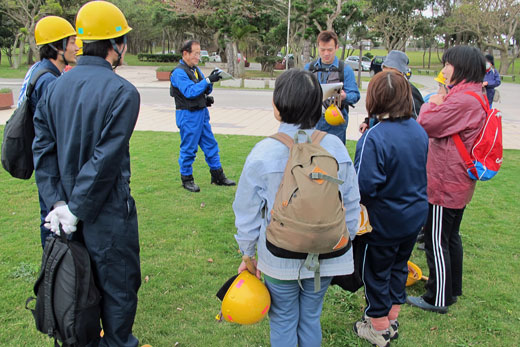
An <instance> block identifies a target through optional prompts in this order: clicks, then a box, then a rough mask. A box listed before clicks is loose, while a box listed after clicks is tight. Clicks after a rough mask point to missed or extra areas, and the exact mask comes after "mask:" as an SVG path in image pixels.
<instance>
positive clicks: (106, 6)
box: [76, 1, 132, 42]
mask: <svg viewBox="0 0 520 347" xmlns="http://www.w3.org/2000/svg"><path fill="white" fill-rule="evenodd" d="M130 30H132V28H130V27H129V26H128V23H127V21H126V18H125V15H124V14H123V12H121V10H120V9H119V8H118V7H117V6H116V5H114V4H112V3H110V2H106V1H91V2H87V3H86V4H85V5H83V6H82V7H81V8H80V9H79V12H78V15H77V16H76V31H77V32H78V37H79V38H81V39H82V40H84V41H87V42H88V41H98V40H108V39H114V38H116V37H120V36H123V35H125V34H127V33H128V32H130Z"/></svg>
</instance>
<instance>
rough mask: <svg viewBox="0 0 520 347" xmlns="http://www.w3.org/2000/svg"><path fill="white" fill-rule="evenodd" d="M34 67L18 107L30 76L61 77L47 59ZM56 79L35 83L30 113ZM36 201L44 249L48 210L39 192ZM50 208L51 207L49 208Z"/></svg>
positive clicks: (43, 77) (47, 230)
mask: <svg viewBox="0 0 520 347" xmlns="http://www.w3.org/2000/svg"><path fill="white" fill-rule="evenodd" d="M35 65H36V66H35V67H34V68H33V69H30V70H29V71H28V72H27V75H26V76H25V79H24V83H23V85H22V91H20V96H19V97H18V103H17V104H18V106H19V105H20V104H21V102H22V101H23V100H24V99H25V91H26V89H27V88H28V86H29V83H30V81H31V78H32V76H35V74H36V73H38V71H40V70H42V69H49V70H52V71H53V72H54V73H55V74H56V75H57V76H59V75H61V72H60V70H58V68H57V67H56V65H54V64H53V63H52V62H51V61H50V60H48V59H42V60H41V61H39V62H37V63H36V64H35ZM57 78H58V77H56V76H55V75H53V74H52V73H50V72H47V73H45V74H43V75H41V76H40V78H39V79H38V81H37V82H36V85H35V86H34V89H33V91H32V94H31V99H30V108H31V112H34V111H35V110H36V105H37V104H38V101H39V100H40V98H41V97H42V95H43V92H44V91H45V90H47V87H48V86H49V83H51V82H52V81H54V80H56V79H57ZM38 200H39V201H40V238H41V242H42V248H43V247H45V239H46V238H47V237H48V236H50V235H51V231H50V230H49V229H47V228H46V227H44V226H43V224H45V217H47V215H48V214H49V211H50V208H47V206H45V202H44V201H43V199H42V196H41V194H40V192H38ZM51 207H52V206H51Z"/></svg>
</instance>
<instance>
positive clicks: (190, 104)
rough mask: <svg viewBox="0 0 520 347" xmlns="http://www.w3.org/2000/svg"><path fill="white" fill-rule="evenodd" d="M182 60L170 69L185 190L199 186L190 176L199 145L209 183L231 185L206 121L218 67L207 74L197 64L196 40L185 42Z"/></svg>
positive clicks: (231, 182)
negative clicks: (207, 172)
mask: <svg viewBox="0 0 520 347" xmlns="http://www.w3.org/2000/svg"><path fill="white" fill-rule="evenodd" d="M181 53H182V59H181V61H180V62H179V65H177V67H176V68H175V69H174V70H173V72H172V74H171V77H170V82H171V89H172V94H173V95H172V96H173V97H174V98H175V108H176V110H175V121H176V123H177V127H178V128H179V131H180V135H181V151H180V154H179V166H180V172H181V181H182V186H183V187H184V189H186V190H188V191H190V192H199V191H200V187H199V186H198V185H197V184H196V183H195V179H194V178H193V167H192V165H193V161H194V160H195V157H196V155H197V149H198V147H199V146H200V148H201V149H202V151H203V152H204V156H205V157H206V163H207V164H208V166H209V171H210V174H211V184H216V185H219V186H234V185H235V182H234V181H232V180H230V179H228V178H227V177H226V175H225V174H224V170H222V164H221V163H220V155H219V149H218V143H217V140H216V139H215V136H214V135H213V131H212V130H211V125H210V124H209V110H208V106H211V105H212V104H213V97H212V96H210V95H209V94H211V92H212V91H213V83H215V82H217V81H219V80H220V79H221V78H222V77H221V76H220V73H219V71H218V70H217V69H215V70H213V72H212V73H211V74H210V75H209V76H208V77H207V78H204V75H203V74H202V72H201V71H200V69H199V68H198V67H197V64H198V63H199V60H200V43H199V42H198V41H195V40H189V41H186V42H184V44H183V45H182V47H181Z"/></svg>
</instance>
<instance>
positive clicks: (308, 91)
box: [273, 69, 323, 129]
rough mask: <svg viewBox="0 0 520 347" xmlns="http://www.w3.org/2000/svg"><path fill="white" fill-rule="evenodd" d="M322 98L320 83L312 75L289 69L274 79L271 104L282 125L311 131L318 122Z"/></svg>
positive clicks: (303, 71) (307, 72)
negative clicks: (285, 124) (296, 126)
mask: <svg viewBox="0 0 520 347" xmlns="http://www.w3.org/2000/svg"><path fill="white" fill-rule="evenodd" d="M322 96H323V92H322V91H321V86H320V83H319V82H318V79H317V78H316V76H315V75H314V74H313V73H311V72H309V71H306V70H300V69H291V70H287V71H285V72H284V73H282V74H281V75H280V76H278V78H277V79H276V82H275V86H274V92H273V102H274V105H275V106H276V108H277V109H278V111H279V112H280V117H281V118H282V121H283V122H284V123H288V124H296V125H299V126H300V129H311V128H314V126H315V125H316V123H318V121H319V120H320V117H321V104H322Z"/></svg>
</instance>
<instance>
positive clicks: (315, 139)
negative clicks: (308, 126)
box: [311, 130, 327, 145]
mask: <svg viewBox="0 0 520 347" xmlns="http://www.w3.org/2000/svg"><path fill="white" fill-rule="evenodd" d="M325 135H327V133H326V132H325V131H321V130H314V132H313V133H312V135H311V141H312V143H314V144H315V145H319V144H320V142H321V140H323V138H324V137H325Z"/></svg>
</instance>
